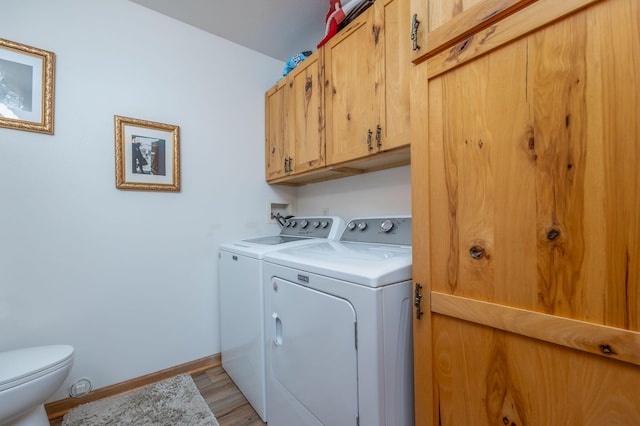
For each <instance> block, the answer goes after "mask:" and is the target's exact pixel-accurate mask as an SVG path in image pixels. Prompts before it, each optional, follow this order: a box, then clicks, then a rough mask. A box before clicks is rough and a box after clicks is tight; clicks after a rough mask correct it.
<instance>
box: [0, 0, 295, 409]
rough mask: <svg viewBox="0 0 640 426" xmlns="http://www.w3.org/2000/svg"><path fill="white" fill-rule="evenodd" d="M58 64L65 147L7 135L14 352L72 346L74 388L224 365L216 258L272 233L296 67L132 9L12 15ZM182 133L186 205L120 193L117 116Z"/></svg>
mask: <svg viewBox="0 0 640 426" xmlns="http://www.w3.org/2000/svg"><path fill="white" fill-rule="evenodd" d="M1 9H2V12H1V13H2V26H1V31H0V37H3V38H6V39H9V40H12V41H16V42H19V43H23V44H28V45H31V46H36V47H39V48H42V49H46V50H50V51H53V52H55V54H56V87H55V89H56V92H55V135H54V136H50V135H42V134H38V133H33V132H24V131H17V130H11V129H5V128H0V350H8V349H13V348H18V347H26V346H31V345H44V344H56V343H67V344H71V345H73V346H74V347H75V349H76V356H75V364H74V367H73V370H72V372H71V374H70V376H69V379H68V380H67V383H66V384H65V387H64V388H63V389H61V390H60V391H59V392H57V393H56V395H54V397H53V398H52V400H55V399H60V398H65V397H67V393H66V386H67V385H68V384H70V383H71V382H72V381H74V380H76V379H78V378H80V377H83V376H87V377H89V378H90V379H91V380H92V382H93V384H94V387H103V386H107V385H110V384H113V383H117V382H120V381H123V380H128V379H131V378H133V377H138V376H141V375H144V374H147V373H150V372H154V371H158V370H161V369H164V368H167V367H171V366H175V365H178V364H181V363H185V362H188V361H192V360H195V359H198V358H201V357H204V356H208V355H212V354H215V353H218V352H219V351H220V348H219V326H218V300H217V295H218V290H217V283H216V274H217V271H216V262H215V261H216V253H217V246H218V245H219V244H220V243H221V242H223V241H226V240H230V239H235V238H239V237H241V236H250V235H251V236H254V235H258V234H265V233H273V232H275V231H277V228H276V226H275V225H272V224H268V223H267V220H266V203H267V201H268V200H273V199H281V198H292V197H293V198H294V195H295V190H293V189H288V188H270V187H269V186H268V185H266V184H265V183H264V148H263V147H264V92H265V91H266V90H267V89H268V88H269V87H270V86H271V85H272V84H273V83H274V82H275V81H276V80H277V79H278V78H279V76H280V74H281V72H282V66H283V64H282V63H281V62H280V61H277V60H274V59H272V58H268V57H266V56H263V55H261V54H258V53H256V52H253V51H250V50H248V49H245V48H243V47H240V46H237V45H235V44H232V43H230V42H228V41H226V40H223V39H220V38H218V37H215V36H212V35H210V34H208V33H205V32H202V31H200V30H197V29H195V28H193V27H190V26H187V25H185V24H182V23H180V22H178V21H174V20H172V19H169V18H167V17H164V16H162V15H160V14H157V13H155V12H152V11H150V10H148V9H145V8H143V7H141V6H139V5H137V4H134V3H131V2H129V1H126V0H91V1H86V0H55V1H42V0H21V1H13V2H9V1H3V2H2V7H1ZM114 115H123V116H128V117H135V118H141V119H147V120H152V121H158V122H163V123H169V124H176V125H179V126H180V131H181V165H182V191H181V192H179V193H159V192H140V191H121V190H118V189H116V188H115V183H114V182H115V178H114V131H113V116H114Z"/></svg>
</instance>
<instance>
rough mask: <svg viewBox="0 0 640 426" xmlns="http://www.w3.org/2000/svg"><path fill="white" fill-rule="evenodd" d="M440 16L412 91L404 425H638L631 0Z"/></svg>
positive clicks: (637, 81)
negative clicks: (409, 415)
mask: <svg viewBox="0 0 640 426" xmlns="http://www.w3.org/2000/svg"><path fill="white" fill-rule="evenodd" d="M441 3H448V4H449V9H447V7H445V6H444V5H443V6H442V7H443V8H442V9H441V10H450V11H451V10H454V9H455V8H454V6H455V5H461V4H463V3H465V2H460V1H450V2H446V1H445V2H441ZM485 3H486V4H485ZM490 3H491V6H493V5H495V4H496V3H498V2H493V1H487V2H475V4H474V5H473V6H471V7H470V8H469V9H468V10H474V8H476V9H475V10H479V8H482V7H486V6H487V4H490ZM502 3H505V4H506V3H515V2H502ZM521 6H522V5H521ZM463 9H464V8H463ZM459 10H460V8H459ZM445 15H447V14H445ZM469 16H471V15H469ZM434 19H436V18H435V17H434ZM450 22H453V23H454V24H456V25H458V24H459V23H460V21H456V20H455V19H454V18H452V19H451V21H450ZM467 27H468V28H472V27H473V26H467ZM438 31H441V34H445V33H449V34H452V36H451V37H452V42H451V43H449V42H446V41H443V42H442V43H441V45H442V46H454V47H452V48H451V49H449V50H447V49H445V50H441V51H440V52H441V54H440V53H437V52H436V53H435V54H434V55H432V56H428V57H426V58H423V60H422V62H421V63H420V65H417V67H416V69H415V71H414V77H415V79H414V81H412V94H411V96H412V98H411V105H412V110H411V121H412V123H411V126H412V141H413V142H412V158H413V163H412V191H413V209H414V210H413V218H414V223H416V224H417V225H416V227H415V228H414V239H413V249H414V280H415V281H416V282H419V283H421V285H422V290H421V291H422V296H423V298H422V311H423V312H425V314H424V315H423V316H422V317H421V319H417V318H416V319H415V320H414V332H415V334H414V340H415V348H416V349H415V362H414V365H415V381H416V424H420V425H428V424H437V425H460V424H474V425H496V424H507V425H518V426H520V425H550V424H576V425H597V424H625V425H626V424H637V423H638V419H640V394H638V392H637V391H636V390H637V389H638V388H640V358H639V357H638V356H637V352H638V351H637V348H638V347H639V346H638V345H640V220H639V218H640V168H638V167H637V164H638V163H640V149H638V140H640V124H639V123H640V120H639V118H640V116H638V111H640V77H639V76H640V74H639V73H638V71H637V70H638V67H639V66H640V3H638V2H637V1H636V0H600V1H592V0H567V1H565V2H555V1H551V0H538V1H534V2H528V3H527V4H526V5H524V6H522V7H520V8H518V9H517V10H514V11H513V12H512V13H508V14H505V15H504V16H503V17H502V18H501V19H499V20H496V21H494V22H492V23H491V25H490V26H488V27H487V26H483V25H481V26H479V27H478V29H477V32H472V33H466V34H465V35H464V37H466V38H465V40H463V41H462V42H461V41H460V40H459V39H458V40H455V41H453V38H455V37H457V36H456V35H455V34H463V33H464V32H463V31H458V30H457V29H455V28H454V29H452V28H447V23H446V22H444V23H443V24H442V25H440V26H439V27H438ZM465 41H466V44H465ZM461 43H462V44H461ZM463 45H464V48H462V49H460V46H463ZM456 49H457V50H456ZM461 57H463V58H461ZM414 92H415V93H414ZM416 161H419V162H420V163H419V164H418V163H416ZM548 327H553V329H552V330H549V329H548Z"/></svg>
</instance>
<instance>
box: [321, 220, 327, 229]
mask: <svg viewBox="0 0 640 426" xmlns="http://www.w3.org/2000/svg"><path fill="white" fill-rule="evenodd" d="M320 226H321V227H323V228H326V227H327V226H329V222H327V221H326V220H323V221H322V222H320Z"/></svg>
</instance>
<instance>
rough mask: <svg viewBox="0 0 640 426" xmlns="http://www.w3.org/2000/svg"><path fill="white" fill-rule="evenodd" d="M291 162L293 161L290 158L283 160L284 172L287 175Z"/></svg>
mask: <svg viewBox="0 0 640 426" xmlns="http://www.w3.org/2000/svg"><path fill="white" fill-rule="evenodd" d="M291 160H293V158H291V157H287V158H285V159H284V172H285V173H289V172H290V171H291Z"/></svg>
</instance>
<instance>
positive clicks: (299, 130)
mask: <svg viewBox="0 0 640 426" xmlns="http://www.w3.org/2000/svg"><path fill="white" fill-rule="evenodd" d="M290 78H291V80H292V81H293V82H292V84H291V86H290V87H291V91H290V92H291V93H290V95H291V97H292V100H291V102H290V107H291V108H292V109H291V111H290V113H289V117H290V118H292V119H293V125H292V127H293V128H292V135H293V136H292V138H293V140H292V141H291V144H290V146H291V147H292V150H291V153H290V154H289V157H290V158H291V160H290V169H291V174H296V173H302V172H306V171H308V170H312V169H315V168H317V167H320V166H324V155H325V147H324V102H323V96H322V93H323V90H322V64H321V55H320V53H316V54H314V55H312V56H310V57H309V58H307V59H305V60H304V61H303V62H302V63H301V64H300V65H298V67H296V68H295V69H294V70H293V71H291V73H290Z"/></svg>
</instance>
